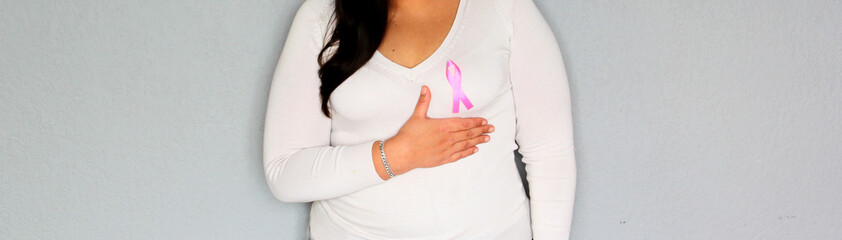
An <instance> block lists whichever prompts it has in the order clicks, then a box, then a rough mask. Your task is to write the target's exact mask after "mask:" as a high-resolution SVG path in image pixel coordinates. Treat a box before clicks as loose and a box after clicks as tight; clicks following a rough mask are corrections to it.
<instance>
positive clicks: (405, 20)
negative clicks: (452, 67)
mask: <svg viewBox="0 0 842 240" xmlns="http://www.w3.org/2000/svg"><path fill="white" fill-rule="evenodd" d="M459 1H460V0H447V1H417V3H416V2H412V3H409V1H404V2H403V3H400V4H398V3H390V4H391V6H390V9H389V21H388V24H387V27H386V32H385V34H384V36H383V40H382V42H381V43H380V46H379V47H378V49H377V50H378V51H380V53H381V54H382V55H383V56H385V57H387V58H389V59H390V60H392V61H393V62H395V63H397V64H400V65H402V66H404V67H407V68H412V67H415V66H416V65H418V64H419V63H421V62H423V61H424V59H427V58H428V57H429V56H430V55H432V54H433V52H435V51H436V49H438V48H439V46H441V44H442V42H444V39H445V37H447V33H448V31H449V30H450V28H451V26H452V24H453V21H454V19H455V18H456V13H457V8H458V7H459ZM393 2H397V1H393ZM396 5H397V6H396Z"/></svg>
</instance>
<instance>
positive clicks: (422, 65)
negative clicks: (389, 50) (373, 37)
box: [373, 0, 468, 81]
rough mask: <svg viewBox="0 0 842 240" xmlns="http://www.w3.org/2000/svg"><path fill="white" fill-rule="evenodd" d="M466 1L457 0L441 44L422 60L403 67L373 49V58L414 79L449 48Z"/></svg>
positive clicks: (390, 68)
mask: <svg viewBox="0 0 842 240" xmlns="http://www.w3.org/2000/svg"><path fill="white" fill-rule="evenodd" d="M467 1H468V0H459V6H458V7H457V8H456V16H455V17H454V19H453V23H451V25H450V29H449V30H448V32H447V36H445V37H444V40H443V41H442V42H441V44H439V46H438V47H437V48H436V50H435V51H433V53H432V54H430V56H428V57H427V58H426V59H424V60H422V61H421V62H420V63H418V64H416V65H415V66H413V67H411V68H409V67H405V66H403V65H400V64H398V63H396V62H393V61H392V60H391V59H389V58H387V57H386V56H385V55H383V54H382V53H381V52H380V50H375V51H374V56H373V58H374V60H375V61H377V62H379V63H382V65H383V67H385V68H387V69H389V70H391V71H394V72H396V73H399V74H402V75H405V76H407V77H409V78H410V79H411V80H412V81H415V77H416V74H417V73H419V72H423V71H424V70H426V69H427V68H429V67H430V66H431V65H434V62H435V61H437V60H438V59H439V58H441V55H442V54H444V53H445V52H446V51H447V50H448V49H449V48H448V46H449V45H450V43H451V42H453V39H454V38H455V37H456V34H457V32H458V30H459V28H460V26H461V22H462V17H463V15H464V11H465V5H466V4H467Z"/></svg>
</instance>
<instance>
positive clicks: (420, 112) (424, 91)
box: [412, 85, 430, 118]
mask: <svg viewBox="0 0 842 240" xmlns="http://www.w3.org/2000/svg"><path fill="white" fill-rule="evenodd" d="M429 108H430V88H428V87H427V86H426V85H425V86H421V96H420V97H418V103H416V105H415V111H414V112H413V114H412V115H413V116H414V117H418V118H427V109H429Z"/></svg>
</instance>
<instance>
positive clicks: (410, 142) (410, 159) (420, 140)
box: [383, 86, 494, 175]
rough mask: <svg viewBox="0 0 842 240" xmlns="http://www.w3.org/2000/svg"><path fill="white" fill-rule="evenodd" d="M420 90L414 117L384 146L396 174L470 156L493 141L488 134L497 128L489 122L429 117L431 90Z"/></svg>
mask: <svg viewBox="0 0 842 240" xmlns="http://www.w3.org/2000/svg"><path fill="white" fill-rule="evenodd" d="M421 89H422V93H421V96H420V97H419V99H418V103H417V104H416V106H415V111H414V112H413V114H412V116H411V117H410V118H409V120H407V121H406V123H404V125H403V126H402V127H401V129H400V130H399V131H398V133H397V134H395V136H393V137H391V138H389V139H387V140H386V141H385V142H384V145H383V147H384V151H385V152H386V159H387V161H388V162H389V166H390V168H392V172H393V173H394V174H395V175H399V174H403V173H405V172H408V171H410V170H412V169H415V168H429V167H435V166H439V165H443V164H446V163H450V162H455V161H456V160H459V159H462V158H464V157H467V156H470V155H472V154H474V153H476V151H478V150H479V148H477V147H476V145H477V144H480V143H485V142H488V141H489V140H491V136H489V135H487V134H485V133H490V132H493V131H494V126H493V125H491V124H487V123H488V120H486V119H485V118H481V117H472V118H460V117H454V118H429V117H427V109H428V108H429V106H430V99H431V97H430V90H429V88H428V87H427V86H421ZM392 165H395V167H393V166H392Z"/></svg>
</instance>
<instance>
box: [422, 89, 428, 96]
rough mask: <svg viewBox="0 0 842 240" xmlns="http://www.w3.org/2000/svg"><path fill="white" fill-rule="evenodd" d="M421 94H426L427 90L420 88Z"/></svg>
mask: <svg viewBox="0 0 842 240" xmlns="http://www.w3.org/2000/svg"><path fill="white" fill-rule="evenodd" d="M421 94H422V95H423V94H427V88H425V87H421Z"/></svg>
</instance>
